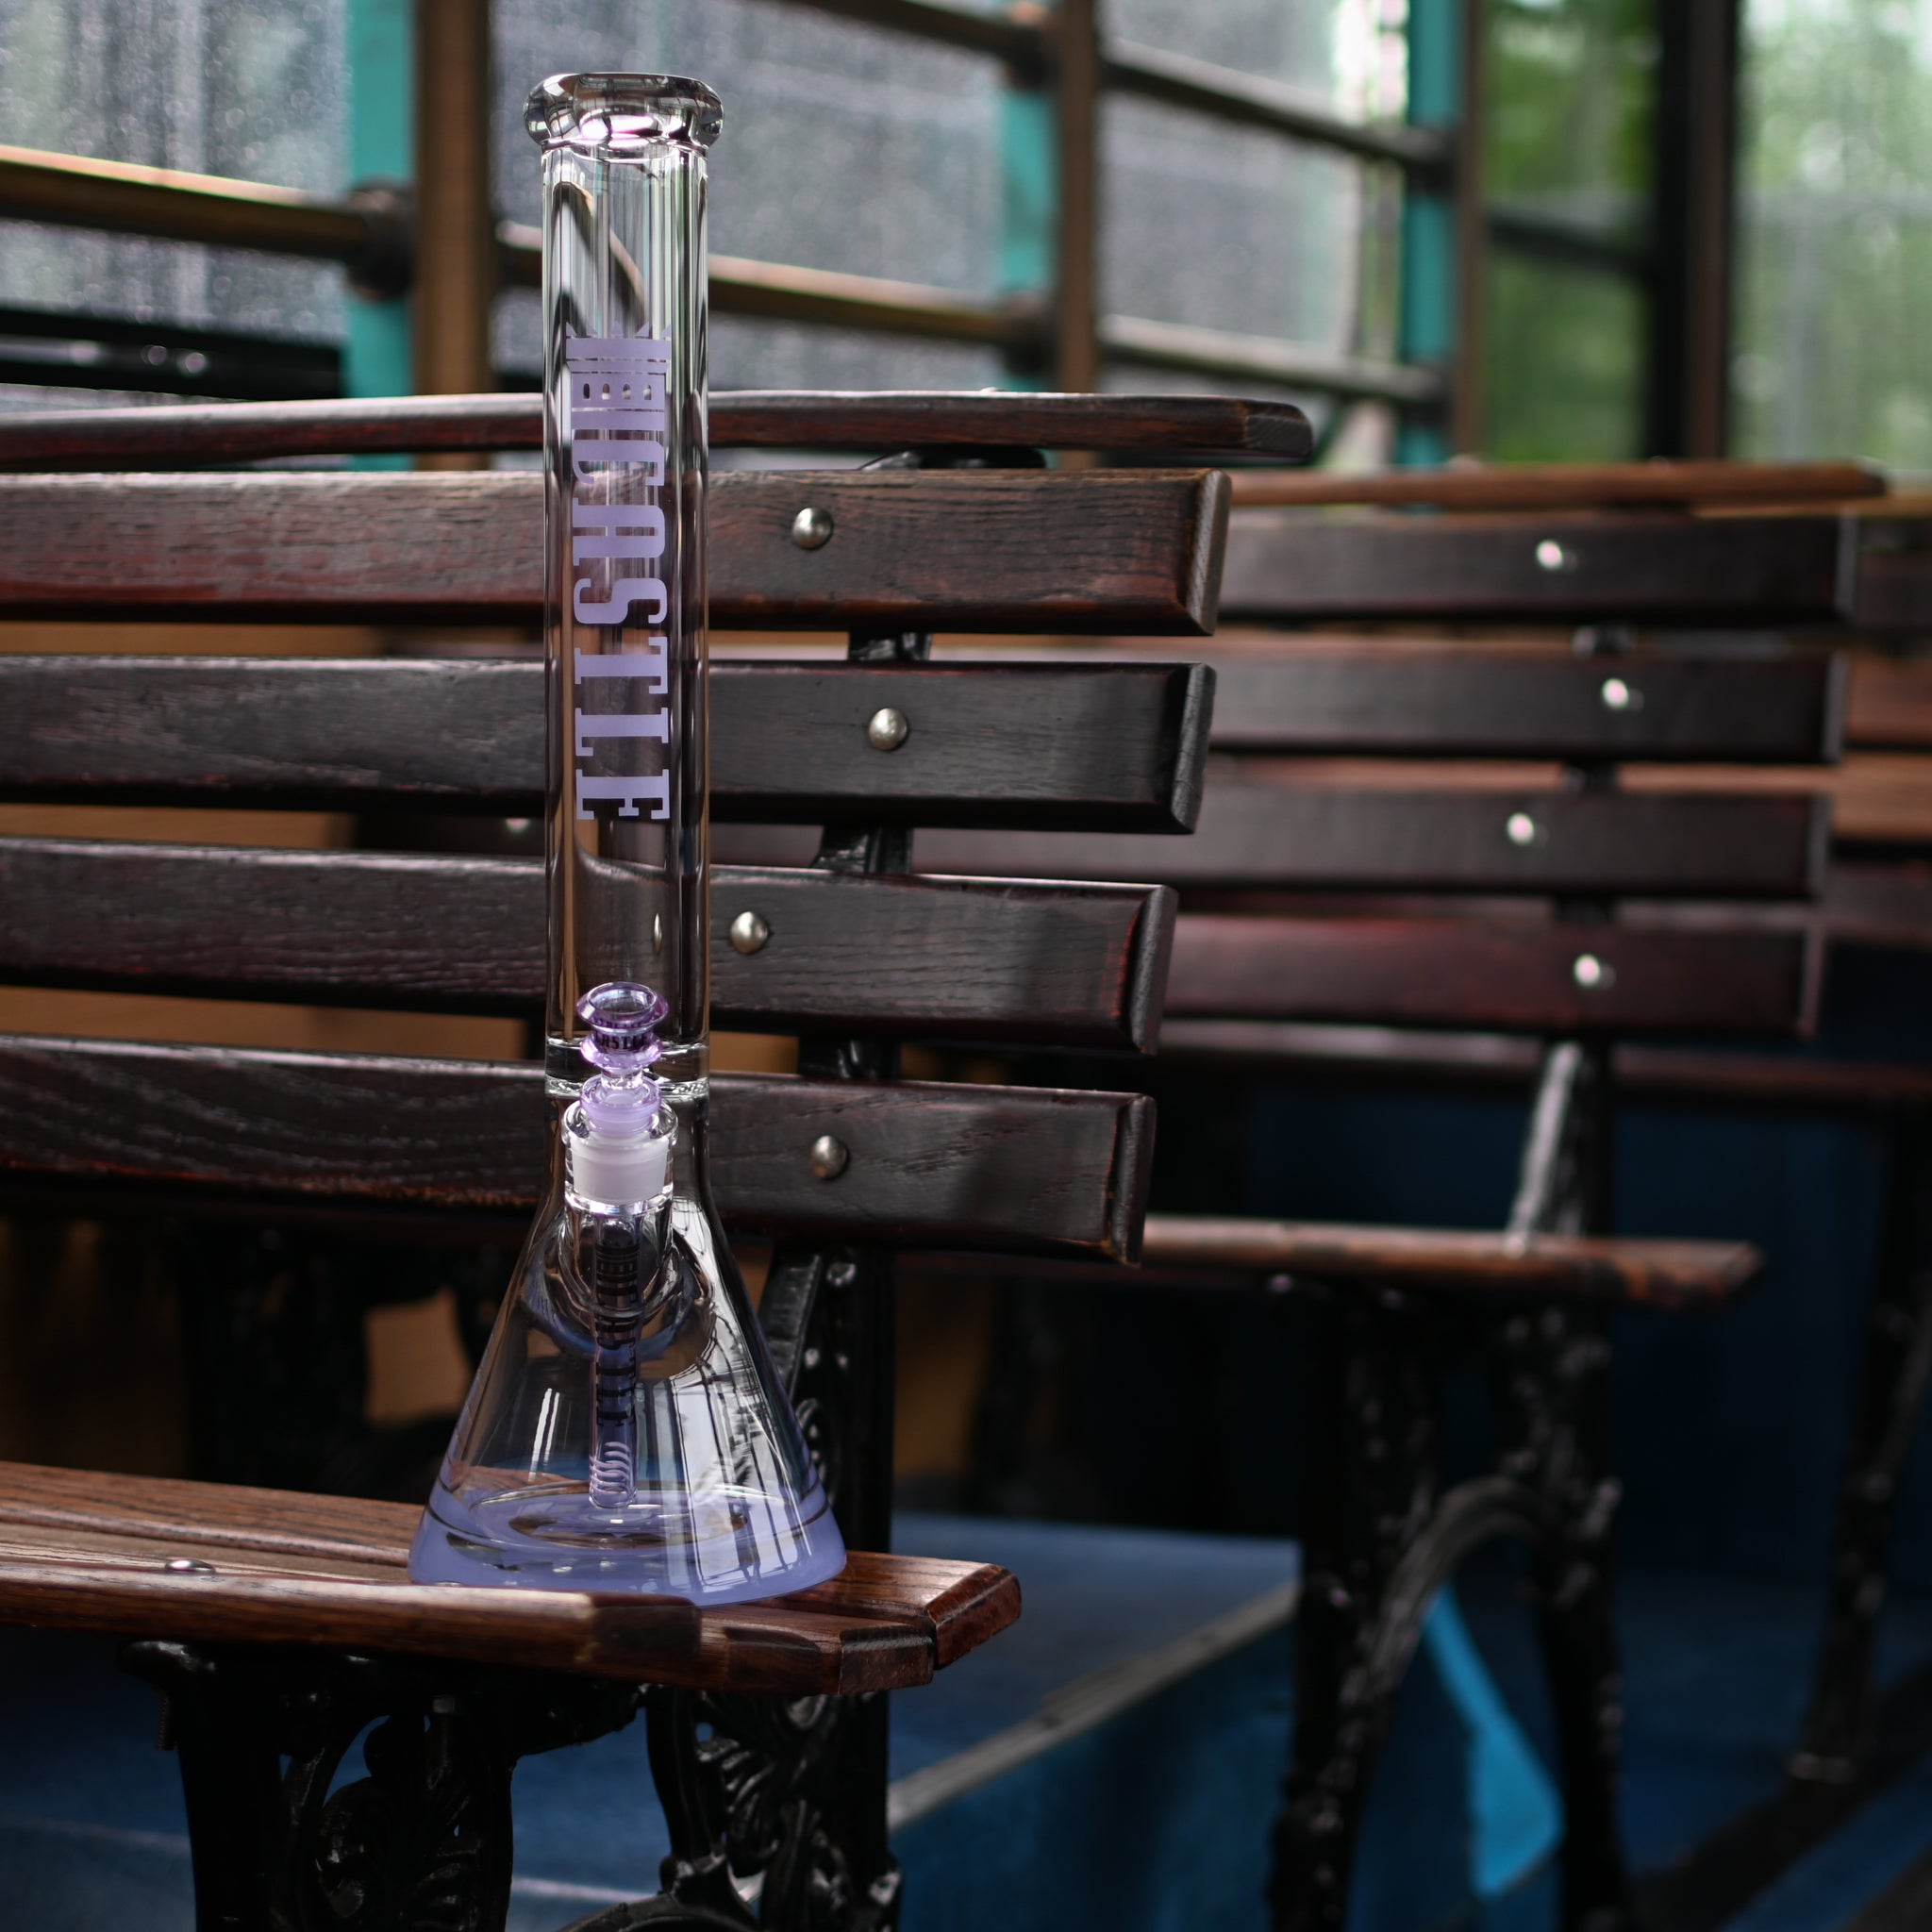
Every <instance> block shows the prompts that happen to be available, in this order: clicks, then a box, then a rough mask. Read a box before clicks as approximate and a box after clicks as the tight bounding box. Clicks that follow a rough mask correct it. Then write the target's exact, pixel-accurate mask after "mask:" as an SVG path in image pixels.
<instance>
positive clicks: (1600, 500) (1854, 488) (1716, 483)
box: [0, 405, 1889, 510]
mask: <svg viewBox="0 0 1932 1932" xmlns="http://www.w3.org/2000/svg"><path fill="white" fill-rule="evenodd" d="M310 407H311V408H312V407H313V405H310ZM125 413H126V414H128V415H130V416H131V415H135V414H137V413H138V412H137V411H135V410H131V409H130V410H127V411H125ZM4 448H5V444H4V443H0V449H4ZM1233 481H1234V500H1235V503H1236V505H1237V507H1240V508H1247V507H1251V506H1252V507H1255V508H1262V507H1287V506H1291V505H1312V504H1343V503H1365V504H1366V503H1373V504H1433V505H1434V506H1436V508H1440V509H1451V510H1506V509H1533V510H1563V509H1611V508H1633V507H1635V508H1733V507H1740V506H1760V507H1762V506H1771V505H1786V504H1816V503H1842V502H1845V501H1847V500H1850V499H1853V498H1857V497H1873V496H1883V495H1884V494H1885V493H1886V491H1887V489H1888V487H1889V486H1888V484H1887V481H1886V477H1885V473H1884V472H1883V471H1882V470H1878V469H1875V468H1874V467H1873V466H1871V465H1869V464H1866V463H1842V462H1822V463H1746V462H1731V461H1717V460H1696V461H1682V460H1670V459H1664V458H1652V459H1651V460H1650V461H1648V462H1641V463H1462V462H1457V463H1455V464H1453V465H1450V466H1447V467H1444V468H1441V469H1410V470H1364V471H1357V472H1353V473H1346V474H1344V473H1342V472H1339V471H1332V470H1308V471H1294V470H1241V471H1238V472H1236V473H1235V475H1234V479H1233Z"/></svg>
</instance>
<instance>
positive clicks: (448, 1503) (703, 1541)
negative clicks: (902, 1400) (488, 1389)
mask: <svg viewBox="0 0 1932 1932" xmlns="http://www.w3.org/2000/svg"><path fill="white" fill-rule="evenodd" d="M800 1501H801V1505H802V1507H801V1508H800V1510H799V1512H798V1517H797V1519H796V1520H795V1523H794V1525H793V1526H792V1528H791V1530H790V1532H789V1533H788V1534H787V1536H786V1537H785V1539H784V1542H785V1547H784V1549H783V1550H782V1552H781V1551H779V1550H775V1549H774V1548H772V1547H770V1539H769V1538H758V1537H757V1536H755V1535H753V1534H751V1533H750V1532H749V1530H748V1527H747V1523H746V1521H745V1520H744V1518H743V1516H742V1515H741V1514H740V1512H731V1514H732V1515H733V1516H737V1517H738V1520H736V1521H733V1520H729V1519H727V1520H726V1521H724V1523H723V1524H721V1526H720V1527H719V1528H718V1529H717V1530H716V1531H715V1532H714V1533H712V1534H710V1535H704V1534H693V1533H692V1531H691V1527H690V1523H691V1511H690V1509H689V1508H688V1507H658V1508H654V1507H647V1506H639V1507H632V1508H630V1509H625V1510H608V1509H600V1508H598V1507H595V1506H594V1505H592V1504H591V1499H590V1497H589V1495H588V1494H587V1493H586V1491H583V1490H581V1489H578V1490H572V1489H567V1488H558V1489H545V1490H541V1491H534V1492H523V1493H516V1492H511V1493H503V1492H499V1493H497V1494H495V1495H491V1496H490V1497H488V1498H487V1499H486V1500H485V1501H483V1502H482V1503H481V1504H480V1506H479V1505H473V1504H466V1503H464V1502H463V1501H462V1500H460V1499H459V1498H458V1497H457V1496H455V1495H453V1494H452V1493H451V1492H450V1491H449V1490H447V1489H446V1488H445V1487H444V1486H443V1485H442V1484H441V1483H439V1484H438V1485H437V1487H436V1491H435V1493H434V1494H433V1495H432V1496H431V1498H430V1500H429V1506H428V1507H427V1508H425V1510H424V1512H423V1521H422V1523H421V1524H420V1525H419V1526H418V1528H417V1531H416V1539H415V1541H414V1542H413V1543H412V1544H411V1545H410V1548H409V1580H410V1581H411V1582H412V1583H460V1584H467V1585H471V1586H473V1587H475V1586H480V1587H482V1588H485V1589H492V1588H493V1589H512V1590H558V1591H599V1592H602V1591H626V1592H631V1593H635V1594H638V1595H643V1596H664V1597H675V1598H678V1599H681V1600H682V1601H684V1602H686V1603H694V1604H701V1605H702V1604H732V1603H749V1602H755V1601H757V1600H758V1599H759V1598H761V1597H773V1596H786V1595H789V1594H790V1593H791V1591H795V1590H809V1589H810V1588H811V1586H812V1585H813V1584H815V1583H824V1582H828V1581H829V1580H830V1579H831V1578H832V1577H834V1576H837V1575H838V1574H840V1572H841V1571H842V1570H843V1569H844V1567H845V1544H844V1541H843V1540H842V1539H841V1536H840V1534H839V1526H838V1524H837V1523H836V1522H835V1521H834V1520H833V1517H832V1512H831V1509H830V1507H828V1505H827V1504H826V1501H825V1494H824V1490H823V1489H821V1488H819V1487H817V1486H816V1485H814V1487H813V1490H812V1491H811V1493H810V1494H809V1495H808V1496H806V1497H803V1498H801V1499H800ZM766 1515H767V1519H768V1515H769V1512H766ZM665 1524H675V1530H672V1529H667V1528H666V1527H665V1526H664V1525H665ZM760 1542H764V1543H765V1544H766V1547H764V1548H762V1549H760V1548H759V1547H758V1544H759V1543H760Z"/></svg>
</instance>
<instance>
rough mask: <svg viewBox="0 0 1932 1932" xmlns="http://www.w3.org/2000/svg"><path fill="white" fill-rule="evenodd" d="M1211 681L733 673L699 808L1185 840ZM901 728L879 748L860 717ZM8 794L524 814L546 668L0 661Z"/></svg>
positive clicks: (800, 669)
mask: <svg viewBox="0 0 1932 1932" xmlns="http://www.w3.org/2000/svg"><path fill="white" fill-rule="evenodd" d="M1213 690H1214V683H1213V675H1212V673H1211V672H1209V671H1208V670H1207V669H1206V668H1205V667H1202V666H1199V665H1179V664H1153V663H1146V664H1140V663H1137V664H1121V665H1110V664H1092V665H1088V664H987V663H976V664H970V665H967V664H893V665H871V664H825V663H798V664H791V663H782V662H777V663H736V664H718V665H714V666H713V667H712V670H711V738H710V742H711V811H712V815H713V817H714V818H717V819H721V820H726V821H728V820H732V819H755V820H759V821H762V822H765V823H778V824H820V823H823V822H824V820H826V819H838V818H843V817H849V816H853V815H856V814H859V813H862V814H863V815H864V816H865V817H866V818H867V819H869V820H876V821H878V822H880V823H883V824H1027V825H1036V826H1045V827H1055V826H1066V827H1087V828H1091V829H1094V830H1115V831H1131V830H1141V831H1149V832H1160V831H1169V832H1178V831H1185V830H1188V829H1190V828H1191V826H1192V824H1193V823H1194V819H1195V815H1196V814H1197V812H1198V811H1199V808H1200V800H1201V784H1202V767H1203V763H1204V760H1205V758H1206V756H1207V747H1208V715H1209V712H1210V710H1211V708H1212V698H1213ZM885 706H891V707H892V708H895V709H897V710H899V711H901V712H903V713H904V715H905V716H906V718H907V719H908V722H909V723H910V724H911V726H912V730H911V735H910V736H909V737H908V739H907V741H906V742H905V743H904V744H902V745H901V746H900V747H899V749H898V750H897V751H895V752H891V753H889V754H888V753H881V752H878V751H875V750H874V749H873V747H872V746H871V745H870V744H869V743H868V742H867V741H866V737H865V727H866V724H867V721H868V720H870V719H871V717H872V716H873V714H874V712H875V711H877V710H878V709H880V708H882V707H885ZM0 710H4V713H5V715H6V717H7V718H8V731H7V732H6V734H5V735H4V737H0V797H4V798H7V799H12V800H37V801H45V800H62V801H75V802H84V803H90V804H128V805H222V806H231V805H232V806H267V807H272V808H278V809H298V810H306V809H316V808H320V809H334V810H344V809H357V810H364V811H370V810H380V809H383V808H407V809H412V810H436V811H441V810H463V811H477V812H490V813H502V814H516V815H522V816H534V815H536V814H537V813H538V812H539V811H540V810H541V808H542V793H543V667H542V665H541V663H536V662H526V663H515V662H504V661H495V662H491V661H478V660H474V659H471V660H461V659H445V660H435V659H420V658H418V659H406V658H376V659H369V658H363V659H356V658H98V657H87V656H74V657H69V656H59V657H19V658H0Z"/></svg>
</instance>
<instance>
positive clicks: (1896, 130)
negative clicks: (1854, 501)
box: [1731, 0, 1932, 471]
mask: <svg viewBox="0 0 1932 1932" xmlns="http://www.w3.org/2000/svg"><path fill="white" fill-rule="evenodd" d="M1743 103H1744V112H1743V128H1742V142H1741V148H1740V171H1739V207H1738V221H1739V249H1738V264H1737V266H1738V282H1737V293H1736V307H1735V314H1734V318H1733V325H1732V340H1733V342H1734V344H1735V349H1736V354H1735V356H1734V358H1733V361H1732V369H1731V378H1732V407H1733V430H1732V445H1733V448H1734V449H1735V451H1736V453H1737V454H1738V455H1740V456H1749V457H1790V458H1796V457H1835V456H1864V457H1870V458H1875V459H1877V460H1878V461H1880V462H1883V463H1886V464H1888V465H1890V466H1892V467H1893V468H1897V469H1904V470H1915V471H1932V0H1751V4H1750V5H1749V6H1748V8H1747V9H1746V14H1745V44H1744V70H1743Z"/></svg>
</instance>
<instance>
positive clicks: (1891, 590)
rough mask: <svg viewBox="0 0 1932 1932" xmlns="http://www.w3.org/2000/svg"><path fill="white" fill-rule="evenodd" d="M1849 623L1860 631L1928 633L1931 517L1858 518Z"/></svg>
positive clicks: (1931, 594) (1931, 586) (1930, 621)
mask: <svg viewBox="0 0 1932 1932" xmlns="http://www.w3.org/2000/svg"><path fill="white" fill-rule="evenodd" d="M1856 533H1857V562H1856V568H1857V587H1856V590H1855V591H1854V592H1853V596H1852V621H1853V622H1854V623H1855V624H1856V625H1857V627H1858V628H1859V629H1860V630H1880V631H1888V630H1889V631H1924V630H1932V517H1926V516H1923V515H1920V516H1910V517H1882V516H1880V517H1859V518H1858V519H1857V522H1856Z"/></svg>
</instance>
